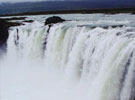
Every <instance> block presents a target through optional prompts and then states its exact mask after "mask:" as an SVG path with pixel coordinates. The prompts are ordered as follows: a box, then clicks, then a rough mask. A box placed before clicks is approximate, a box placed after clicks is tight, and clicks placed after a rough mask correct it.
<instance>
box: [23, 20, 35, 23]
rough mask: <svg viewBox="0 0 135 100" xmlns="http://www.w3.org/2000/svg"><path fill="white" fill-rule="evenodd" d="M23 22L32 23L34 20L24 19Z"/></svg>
mask: <svg viewBox="0 0 135 100" xmlns="http://www.w3.org/2000/svg"><path fill="white" fill-rule="evenodd" d="M23 22H26V23H32V22H33V20H24V21H23Z"/></svg>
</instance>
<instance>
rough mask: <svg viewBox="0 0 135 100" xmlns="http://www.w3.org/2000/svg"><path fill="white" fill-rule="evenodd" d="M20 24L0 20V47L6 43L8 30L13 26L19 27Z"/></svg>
mask: <svg viewBox="0 0 135 100" xmlns="http://www.w3.org/2000/svg"><path fill="white" fill-rule="evenodd" d="M20 25H23V24H22V23H16V22H8V21H7V20H5V19H0V47H1V46H2V45H3V44H5V43H6V41H7V39H8V36H9V33H8V30H9V28H10V27H13V26H20Z"/></svg>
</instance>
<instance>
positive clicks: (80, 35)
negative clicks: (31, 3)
mask: <svg viewBox="0 0 135 100" xmlns="http://www.w3.org/2000/svg"><path fill="white" fill-rule="evenodd" d="M125 15H126V14H125ZM125 15H115V16H118V17H116V18H115V16H113V15H110V16H109V15H108V16H107V15H106V17H105V15H104V16H103V15H89V16H91V17H89V18H90V19H87V20H88V21H84V20H83V21H82V19H81V18H79V17H77V18H78V19H80V21H69V22H64V23H61V24H55V25H53V26H52V27H51V29H50V31H49V34H48V33H47V29H48V26H44V25H43V23H42V22H41V21H39V20H38V21H35V22H34V23H32V24H26V25H25V26H20V27H16V28H12V30H10V35H9V39H8V41H7V53H6V54H5V56H4V57H3V58H1V60H0V98H1V100H133V98H135V95H134V94H135V77H134V76H135V28H134V25H135V24H134V22H133V21H132V20H134V18H133V16H132V15H126V16H128V17H126V18H127V19H126V18H125V20H121V19H119V16H120V17H121V16H125ZM92 16H93V17H92ZM72 17H73V16H72ZM85 17H86V18H87V17H88V16H87V15H86V16H85ZM108 17H110V18H108ZM129 17H130V18H129ZM31 18H32V17H31ZM82 18H83V17H82ZM94 18H95V19H96V18H101V19H103V18H104V19H103V20H100V21H95V20H94ZM37 19H40V18H38V17H37ZM71 19H72V18H71ZM92 19H93V21H91V20H92ZM129 19H130V20H129ZM121 24H122V25H126V26H123V27H121V28H120V27H116V28H111V27H110V28H108V29H103V28H102V26H105V25H107V26H111V25H121ZM82 25H85V26H82ZM93 26H96V28H94V29H92V28H91V27H93ZM98 26H101V27H98ZM17 30H18V33H17ZM45 41H46V43H47V44H45Z"/></svg>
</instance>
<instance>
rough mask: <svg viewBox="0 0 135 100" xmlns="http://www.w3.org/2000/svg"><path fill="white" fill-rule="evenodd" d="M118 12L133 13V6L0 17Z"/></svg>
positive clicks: (134, 12)
mask: <svg viewBox="0 0 135 100" xmlns="http://www.w3.org/2000/svg"><path fill="white" fill-rule="evenodd" d="M93 13H103V14H119V13H131V14H135V7H133V8H109V9H82V10H59V11H42V12H25V13H17V14H4V15H0V17H6V16H25V15H49V14H93Z"/></svg>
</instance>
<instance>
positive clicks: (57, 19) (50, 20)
mask: <svg viewBox="0 0 135 100" xmlns="http://www.w3.org/2000/svg"><path fill="white" fill-rule="evenodd" d="M64 21H65V20H64V19H62V18H60V17H58V16H53V17H49V18H47V19H46V21H45V25H50V24H56V23H61V22H64Z"/></svg>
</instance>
